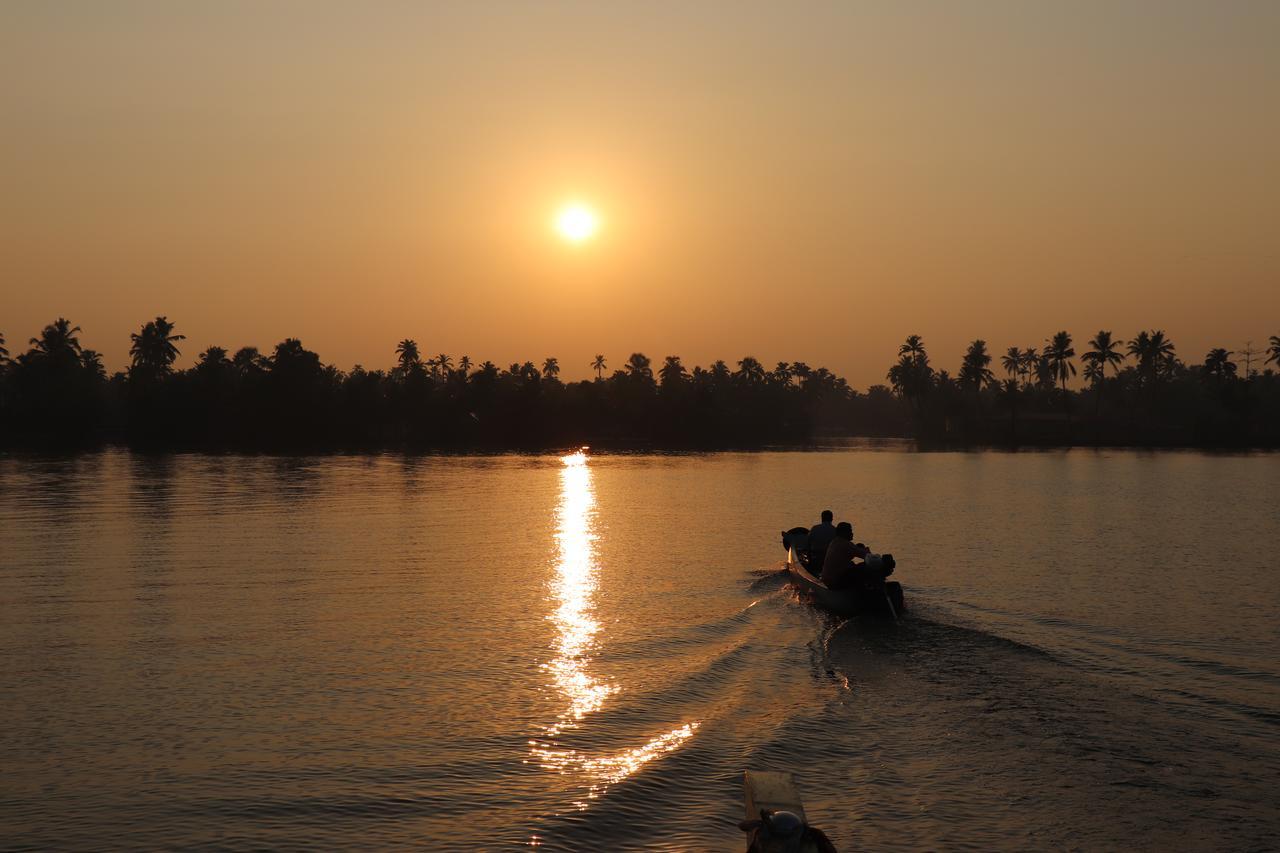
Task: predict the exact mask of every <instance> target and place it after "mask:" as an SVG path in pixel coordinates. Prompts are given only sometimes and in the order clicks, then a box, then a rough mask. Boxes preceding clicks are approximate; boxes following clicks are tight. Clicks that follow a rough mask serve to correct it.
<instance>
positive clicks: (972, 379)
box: [959, 339, 996, 395]
mask: <svg viewBox="0 0 1280 853" xmlns="http://www.w3.org/2000/svg"><path fill="white" fill-rule="evenodd" d="M990 364H991V354H990V353H988V352H987V342H986V341H984V340H981V339H979V340H976V341H974V342H973V343H971V344H969V349H968V350H967V351H966V352H965V354H964V359H963V360H962V361H961V363H960V376H959V379H960V385H961V386H962V387H965V388H968V389H969V390H970V391H972V392H973V393H974V394H975V395H976V394H977V393H978V392H979V391H981V390H982V389H983V388H985V387H987V386H988V385H993V384H995V381H996V377H995V374H993V373H992V372H991V368H990V367H989V366H988V365H990Z"/></svg>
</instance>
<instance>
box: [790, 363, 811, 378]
mask: <svg viewBox="0 0 1280 853" xmlns="http://www.w3.org/2000/svg"><path fill="white" fill-rule="evenodd" d="M811 372H812V371H811V369H810V367H809V365H807V364H805V363H804V362H803V361H793V362H791V375H792V376H795V377H796V378H798V379H799V380H800V381H801V382H803V381H804V380H805V379H807V378H808V377H809V374H810V373H811Z"/></svg>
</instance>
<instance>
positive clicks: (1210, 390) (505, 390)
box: [0, 317, 1280, 450]
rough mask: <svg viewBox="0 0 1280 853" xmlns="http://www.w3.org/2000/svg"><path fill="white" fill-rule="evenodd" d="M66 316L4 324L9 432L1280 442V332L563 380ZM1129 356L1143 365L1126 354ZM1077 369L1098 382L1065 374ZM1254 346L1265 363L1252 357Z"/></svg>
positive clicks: (687, 443)
mask: <svg viewBox="0 0 1280 853" xmlns="http://www.w3.org/2000/svg"><path fill="white" fill-rule="evenodd" d="M79 332H80V329H79V327H77V326H73V325H72V324H71V323H70V322H69V321H67V320H65V319H61V318H60V319H58V320H57V321H55V322H54V323H51V324H50V325H48V326H46V327H45V328H44V330H43V331H42V332H41V334H40V336H39V337H37V338H32V339H31V342H30V348H29V349H28V350H27V352H25V353H22V354H20V355H18V356H17V357H16V358H12V359H11V358H10V357H9V353H8V351H7V350H6V349H5V347H4V339H3V337H0V443H3V444H4V445H6V446H49V447H68V446H82V445H92V444H97V443H101V442H103V441H110V442H122V443H128V444H130V445H132V446H135V447H143V448H162V449H243V450H298V449H302V450H306V449H346V448H350V449H359V448H371V447H417V448H435V449H489V450H502V449H534V448H546V447H565V446H572V445H576V444H582V443H585V444H593V445H596V446H605V447H668V448H725V447H756V446H762V445H768V444H785V445H801V444H804V443H807V442H810V441H812V440H814V439H815V438H820V437H823V436H835V435H864V436H914V437H916V438H917V439H918V440H920V441H921V442H922V443H923V444H926V445H937V446H950V445H957V446H959V445H969V444H1025V443H1036V444H1066V443H1102V444H1153V445H1198V444H1199V445H1222V446H1247V445H1254V446H1277V445H1280V427H1278V424H1280V375H1277V374H1276V373H1275V372H1274V371H1273V370H1272V369H1271V368H1270V367H1265V365H1271V364H1280V338H1278V337H1272V338H1271V341H1270V348H1269V349H1268V350H1266V351H1265V352H1262V351H1259V352H1249V353H1247V354H1246V355H1247V358H1248V359H1249V361H1248V362H1246V368H1245V371H1244V372H1243V374H1242V371H1241V370H1240V369H1239V367H1238V365H1237V363H1236V362H1234V361H1232V360H1231V356H1232V355H1233V353H1231V352H1229V351H1227V350H1225V349H1215V350H1213V351H1211V352H1210V353H1209V354H1208V356H1207V357H1206V358H1205V361H1204V363H1203V364H1199V365H1187V364H1184V363H1183V362H1182V361H1180V360H1179V359H1178V358H1177V356H1176V354H1175V350H1174V346H1173V344H1172V342H1171V341H1169V340H1168V339H1167V338H1166V337H1165V336H1164V334H1163V333H1162V332H1158V331H1157V332H1142V333H1139V334H1138V336H1137V337H1135V338H1134V339H1133V340H1132V341H1129V342H1128V343H1127V344H1126V343H1123V342H1121V341H1119V340H1116V339H1113V338H1112V337H1111V335H1110V333H1108V332H1099V333H1098V335H1097V336H1096V337H1095V338H1094V339H1093V340H1091V341H1090V342H1089V349H1087V350H1086V351H1084V352H1083V353H1082V354H1081V355H1080V356H1079V357H1078V358H1077V356H1076V353H1075V349H1074V347H1073V344H1072V339H1071V336H1070V335H1068V334H1067V333H1066V332H1060V333H1058V334H1057V335H1055V336H1054V337H1053V339H1052V340H1051V341H1050V342H1048V344H1047V345H1046V346H1045V347H1044V349H1043V351H1040V352H1037V351H1036V349H1034V348H1029V349H1019V348H1016V347H1013V348H1010V349H1009V350H1008V351H1007V353H1006V354H1005V355H1004V357H1003V358H1002V359H1001V365H1002V367H1003V371H1004V372H1005V373H1006V374H1007V377H1008V378H1006V379H1004V380H1003V381H998V380H997V379H996V376H995V372H994V371H993V370H992V368H991V364H992V360H993V359H992V356H991V354H990V353H989V352H988V351H987V347H986V343H985V342H984V341H980V340H979V341H974V342H973V343H972V344H971V345H970V347H969V349H968V352H967V353H966V354H965V355H964V358H963V360H962V363H961V368H960V370H959V372H958V374H957V375H956V376H955V377H952V376H951V375H950V374H949V373H948V372H947V371H945V370H935V369H934V368H933V367H932V366H931V364H930V361H929V355H928V353H927V351H926V350H925V347H924V343H923V341H921V340H920V338H919V337H918V336H912V337H910V338H908V339H907V341H906V342H905V343H904V344H903V345H902V347H901V348H900V350H899V354H898V361H897V363H896V364H894V365H893V366H892V367H891V368H890V370H889V372H888V380H889V382H890V385H891V386H892V387H889V386H885V385H875V386H873V387H872V388H870V389H869V390H868V391H867V392H865V393H859V392H857V391H854V390H853V389H851V388H850V387H849V385H848V383H847V382H846V381H845V380H844V379H842V378H840V377H839V376H836V375H835V374H833V373H831V372H830V371H828V370H826V369H825V368H821V367H819V368H810V367H808V366H807V365H805V364H802V363H799V362H796V363H787V362H779V363H778V364H777V365H776V366H775V367H774V368H773V369H772V370H769V369H767V368H766V367H765V366H764V365H763V364H761V363H760V362H759V361H758V360H756V359H755V358H752V357H749V356H748V357H746V358H743V359H741V360H740V361H738V362H736V369H732V368H730V366H729V365H728V364H726V363H725V362H723V361H717V362H715V363H714V364H713V365H711V366H710V367H708V368H702V367H694V368H693V369H692V370H688V369H687V368H685V366H684V365H683V364H682V363H681V360H680V358H679V357H677V356H668V357H667V358H666V359H665V360H664V361H663V362H662V364H661V365H660V366H658V367H657V368H656V369H655V368H654V365H653V364H652V362H651V361H650V360H649V358H647V357H646V356H644V355H643V354H641V353H633V354H632V355H631V357H630V358H629V359H627V361H626V363H625V365H623V368H622V369H620V370H615V371H613V372H612V373H611V374H609V375H608V376H607V377H606V375H605V374H606V372H607V370H608V364H607V362H606V360H605V358H604V356H597V357H596V359H595V361H594V362H593V363H592V364H591V368H592V369H593V370H594V371H595V374H596V376H595V378H594V379H592V380H584V381H580V382H567V383H566V382H561V381H560V379H559V374H560V367H559V364H558V362H557V360H556V359H555V358H546V359H544V360H543V361H542V363H541V365H540V366H538V365H535V364H534V363H533V362H524V363H523V364H512V365H510V366H509V367H507V368H505V369H500V368H498V367H497V366H496V365H494V364H492V363H490V362H487V361H486V362H483V363H481V364H473V363H472V362H471V360H470V359H469V358H467V357H466V356H463V357H462V358H459V359H458V360H457V362H456V363H455V361H454V360H453V359H452V358H451V357H449V356H448V355H446V354H440V355H436V356H434V357H430V358H427V359H423V357H422V355H421V353H420V351H419V348H418V345H417V344H416V343H415V342H414V341H412V340H408V339H406V340H403V341H401V342H400V343H399V345H398V346H396V348H395V359H396V361H395V367H393V368H392V369H390V370H366V369H364V368H362V367H360V366H356V367H355V368H354V369H353V370H351V371H350V372H343V371H341V370H338V369H337V368H335V367H333V366H331V365H326V364H324V363H323V362H322V361H321V360H320V357H319V355H317V354H316V353H314V352H311V351H310V350H307V349H306V348H305V347H304V346H303V345H302V343H301V342H300V341H298V340H296V339H293V338H290V339H287V340H284V341H282V342H281V343H279V344H278V345H276V347H275V349H274V350H273V351H272V352H271V353H270V354H263V353H260V352H259V351H258V350H257V349H256V348H253V347H245V348H242V349H240V350H238V351H237V352H235V353H234V354H230V353H229V352H228V351H227V350H226V349H223V348H221V347H209V348H208V349H207V350H205V351H204V352H203V353H201V354H200V356H199V358H198V360H197V362H196V364H195V365H194V366H193V367H191V368H189V369H187V370H175V369H174V367H173V365H174V362H175V361H176V360H177V358H178V356H179V354H180V353H179V349H178V344H179V343H180V342H181V341H182V340H183V339H184V338H183V336H182V335H180V334H177V333H176V331H175V328H174V325H173V324H172V323H170V322H169V321H168V319H167V318H165V317H157V318H156V319H155V320H153V321H151V322H149V323H146V324H145V325H144V326H143V327H142V328H141V329H140V330H139V331H138V332H137V333H136V334H133V335H131V339H132V346H131V348H130V354H131V357H132V363H131V365H130V367H129V369H128V370H125V371H121V372H119V373H116V374H114V375H112V376H108V375H107V374H106V371H105V370H104V368H103V365H102V359H101V356H100V355H99V354H98V353H96V352H94V351H93V350H90V349H85V348H83V347H82V346H81V344H80V341H79V338H78V334H79ZM1130 358H1131V359H1132V363H1130V364H1128V365H1125V366H1122V365H1124V363H1125V361H1126V360H1128V359H1130ZM1077 361H1078V362H1079V363H1080V364H1081V365H1082V367H1083V377H1084V379H1085V380H1086V382H1087V385H1086V387H1085V388H1084V389H1083V390H1080V391H1073V390H1071V389H1069V388H1067V381H1068V379H1069V378H1070V377H1072V376H1074V375H1076V371H1077V368H1076V364H1077ZM1254 361H1256V362H1257V363H1258V364H1259V366H1262V367H1263V369H1262V370H1261V372H1260V371H1259V370H1258V369H1255V368H1254V367H1253V363H1252V362H1254Z"/></svg>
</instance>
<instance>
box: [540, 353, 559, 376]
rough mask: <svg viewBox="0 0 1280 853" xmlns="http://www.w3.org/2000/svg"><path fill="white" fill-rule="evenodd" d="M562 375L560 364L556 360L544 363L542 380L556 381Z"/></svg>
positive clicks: (552, 359) (549, 359)
mask: <svg viewBox="0 0 1280 853" xmlns="http://www.w3.org/2000/svg"><path fill="white" fill-rule="evenodd" d="M559 375H560V362H559V361H558V360H556V359H554V358H547V359H544V360H543V362H542V378H543V379H555V378H557V377H558V376H559Z"/></svg>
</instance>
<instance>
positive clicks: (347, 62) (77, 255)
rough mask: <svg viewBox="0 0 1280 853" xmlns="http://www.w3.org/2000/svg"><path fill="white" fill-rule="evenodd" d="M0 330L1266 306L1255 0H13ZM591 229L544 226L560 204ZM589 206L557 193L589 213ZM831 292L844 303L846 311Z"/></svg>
mask: <svg viewBox="0 0 1280 853" xmlns="http://www.w3.org/2000/svg"><path fill="white" fill-rule="evenodd" d="M0 21H2V22H3V26H2V27H0V57H3V58H0V69H2V70H3V74H0V104H2V105H3V108H4V111H5V114H6V115H7V116H9V120H10V124H9V127H10V132H9V133H6V134H5V135H4V136H3V137H2V138H0V152H3V156H2V157H0V178H2V179H3V182H4V186H5V187H6V188H7V189H6V192H5V199H6V200H5V203H4V204H2V205H0V226H2V227H0V280H3V281H4V287H3V289H2V290H0V332H3V333H4V334H5V335H6V337H7V339H8V341H9V347H10V349H11V350H13V349H15V346H14V345H15V344H17V345H18V346H19V347H20V346H21V344H22V343H23V342H25V340H26V339H27V338H28V337H30V336H32V335H35V334H37V333H38V332H39V330H40V328H41V327H42V326H43V325H44V324H46V323H48V322H50V321H51V320H52V319H54V318H55V317H57V316H60V315H62V316H67V317H69V318H71V319H72V321H73V322H75V323H77V324H79V325H80V326H82V327H83V328H84V334H83V335H82V339H83V340H84V342H85V344H86V346H91V347H93V348H94V349H97V350H99V351H101V352H103V353H104V354H105V356H106V361H107V364H108V367H109V369H113V370H114V369H118V368H121V367H123V366H124V365H125V363H126V354H127V348H128V343H129V338H128V335H129V333H130V332H133V331H137V329H138V327H139V326H140V325H141V324H142V323H143V322H145V321H146V320H149V319H151V318H152V317H154V316H156V315H157V314H164V315H167V316H168V317H169V318H170V319H171V320H173V321H174V322H175V323H177V325H178V330H179V331H180V332H182V333H184V334H186V335H187V340H186V341H184V342H183V346H182V349H183V357H182V359H181V360H180V361H179V365H186V364H190V363H191V362H192V361H193V359H194V356H195V355H196V354H197V353H198V352H199V351H200V350H201V349H203V348H204V347H206V346H209V345H211V344H219V345H223V346H227V347H230V348H235V347H239V346H242V345H256V346H259V347H260V348H262V349H264V350H267V349H269V347H270V346H271V345H272V344H274V343H275V342H277V341H279V340H281V339H282V338H284V337H299V338H301V339H302V340H303V342H304V343H305V344H306V345H307V347H308V348H310V349H314V350H316V351H318V352H319V353H320V354H321V356H322V357H323V358H324V359H325V360H326V361H329V362H333V363H335V364H337V365H338V366H340V367H343V368H349V367H350V366H352V365H353V364H355V363H363V364H365V365H366V366H369V367H375V366H389V365H390V364H391V363H392V362H393V359H394V355H393V349H394V346H395V342H396V341H397V340H399V339H400V338H404V337H412V338H415V339H416V340H417V341H418V342H419V344H420V345H421V346H422V348H423V351H424V352H430V353H436V352H447V353H451V354H456V355H461V354H463V353H467V354H469V355H471V356H472V358H473V359H475V360H477V361H479V360H483V359H491V360H493V361H495V362H497V363H499V364H506V363H508V362H511V361H524V360H526V359H535V358H541V357H544V356H555V357H557V358H558V359H559V361H560V363H561V365H562V366H563V368H564V375H565V377H566V378H569V379H576V378H586V377H588V376H590V375H591V371H590V368H589V367H588V364H589V361H590V359H591V357H592V356H593V355H594V354H595V353H597V352H602V353H606V354H608V355H609V359H610V365H611V367H615V366H620V365H621V363H622V361H623V360H624V359H625V358H626V355H627V354H628V353H630V352H632V351H637V350H638V351H643V352H645V353H647V354H648V355H649V356H650V357H652V358H653V359H654V360H655V361H657V360H659V359H661V358H662V356H664V355H667V354H679V355H681V356H682V357H683V358H684V360H685V363H686V364H688V365H693V364H707V363H709V362H710V361H712V360H714V359H717V358H724V359H737V358H740V357H742V356H744V355H753V356H756V357H757V358H759V359H760V360H761V361H763V362H765V363H766V364H772V363H773V361H775V360H778V359H786V360H802V361H806V362H808V363H810V364H813V365H818V364H822V365H825V366H827V367H829V368H831V369H832V370H835V371H836V372H838V373H840V374H842V375H844V376H846V377H847V378H848V379H849V380H850V382H851V383H852V384H853V385H854V386H855V387H859V388H865V387H867V386H868V385H870V384H873V383H878V382H883V381H884V371H885V369H886V368H887V366H888V365H889V363H890V361H891V360H892V358H893V356H894V354H895V353H896V348H897V345H898V344H899V343H900V342H901V340H902V338H904V337H905V336H906V335H908V334H920V335H922V336H923V337H924V338H925V340H926V342H927V343H928V345H929V349H930V352H931V354H932V355H933V356H934V360H935V363H937V364H938V365H939V366H942V367H948V368H950V367H952V366H953V365H954V364H956V363H957V362H958V361H959V358H960V355H961V354H962V352H963V349H964V345H965V344H966V343H967V342H968V341H970V340H972V339H974V338H983V339H985V340H987V341H988V342H989V344H990V346H991V348H992V350H993V351H996V352H999V351H1000V350H1002V349H1003V348H1004V347H1005V346H1009V345H1015V344H1016V345H1020V346H1027V345H1039V344H1040V343H1041V341H1042V339H1043V338H1045V337H1047V336H1049V335H1051V334H1052V333H1053V332H1054V331H1056V330H1058V329H1068V330H1070V331H1071V332H1072V333H1073V334H1074V335H1075V336H1076V338H1077V341H1080V342H1082V341H1083V340H1085V339H1086V338H1087V337H1088V336H1090V335H1092V334H1093V333H1094V332H1095V331H1096V330H1097V329H1099V328H1106V329H1112V330H1114V331H1115V333H1116V334H1117V336H1121V337H1130V336H1132V335H1133V334H1134V333H1135V332H1137V331H1138V330H1139V329H1144V328H1163V329H1165V330H1166V331H1167V333H1168V334H1169V335H1170V337H1172V338H1173V339H1174V340H1175V341H1176V342H1177V344H1178V351H1179V354H1180V355H1182V356H1183V357H1184V358H1186V359H1188V360H1199V359H1200V358H1202V357H1203V353H1204V352H1205V351H1206V350H1207V349H1208V348H1209V347H1211V346H1225V347H1227V348H1231V349H1238V348H1239V347H1240V346H1241V345H1243V343H1244V342H1245V341H1246V340H1248V339H1253V340H1254V341H1255V343H1259V344H1260V343H1261V341H1263V340H1265V338H1266V336H1267V335H1268V334H1274V332H1275V329H1274V325H1275V318H1277V317H1280V287H1277V280H1278V279H1280V275H1278V273H1280V249H1278V248H1277V243H1276V240H1275V231H1276V223H1277V222H1278V221H1280V160H1278V159H1277V158H1276V157H1275V156H1274V152H1275V151H1276V150H1278V149H1280V114H1278V113H1277V111H1276V109H1275V106H1274V105H1275V104H1276V103H1280V53H1278V52H1277V51H1276V50H1275V49H1274V48H1275V45H1276V44H1278V43H1280V6H1276V5H1274V4H1266V3H1245V2H1241V3H1234V4H1226V5H1214V6H1210V5H1208V4H1198V3H1190V2H1177V3H1173V2H1161V3H1156V2H1134V3H1125V4H1119V5H1117V4H1102V3H1084V4H1071V5H1070V6H1067V5H1065V4H1064V5H1063V6H1061V7H1058V8H1049V7H1047V6H1044V5H1035V6H1031V5H1026V4H1017V3H1012V2H1010V3H994V2H993V3H984V4H971V5H966V6H964V7H963V8H961V7H959V6H948V5H941V4H938V5H934V4H914V3H913V4H888V3H885V4H843V3H840V4H836V3H832V4H826V3H811V4H806V5H804V6H803V7H801V8H796V7H783V6H773V5H770V4H738V3H734V4H729V3H716V4H701V5H698V6H696V7H692V8H683V9H676V8H674V7H672V8H668V7H649V6H646V7H640V6H620V5H599V4H586V3H582V4H576V3H561V4H553V5H540V6H538V7H536V8H535V7H531V6H530V7H526V6H520V5H516V4H511V5H492V6H486V7H483V8H482V7H478V6H468V7H466V8H455V7H446V6H439V7H433V8H415V7H412V6H408V5H406V6H398V5H395V6H386V7H381V8H378V9H376V10H370V9H368V8H364V7H358V6H354V5H351V6H344V5H342V4H326V3H307V4H302V3H280V4H272V5H270V6H261V5H255V4H244V3H223V4H217V5H216V6H213V5H211V6H207V7H196V6H182V7H176V6H172V5H168V4H161V3H121V4H112V5H110V6H106V5H103V6H98V5H89V4H85V5H79V6H76V5H64V6H55V5H51V4H8V5H6V6H5V7H4V9H3V10H0ZM575 202H576V203H579V204H582V205H585V206H587V208H588V209H589V210H590V211H591V213H592V215H595V216H598V218H599V221H598V223H595V224H596V225H598V226H599V227H598V230H596V229H595V228H594V226H593V229H592V233H591V234H590V235H589V237H590V239H583V240H581V241H580V242H579V241H571V240H566V239H562V234H563V233H564V232H563V230H561V233H560V234H558V233H557V224H556V223H557V221H558V220H557V215H558V213H559V212H561V211H563V210H564V209H565V206H566V205H568V204H570V203H575ZM580 224H581V223H580ZM842 321H843V322H842Z"/></svg>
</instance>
